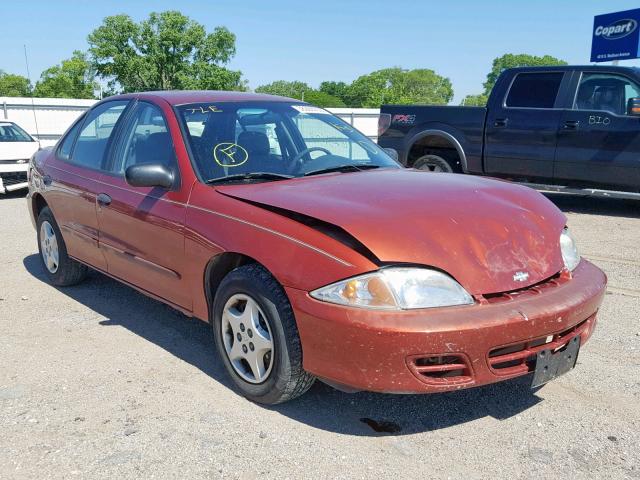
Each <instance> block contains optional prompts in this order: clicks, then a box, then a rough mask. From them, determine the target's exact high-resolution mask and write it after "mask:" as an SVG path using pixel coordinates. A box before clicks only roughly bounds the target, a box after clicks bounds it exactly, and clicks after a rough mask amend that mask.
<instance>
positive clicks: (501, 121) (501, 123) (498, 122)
mask: <svg viewBox="0 0 640 480" xmlns="http://www.w3.org/2000/svg"><path fill="white" fill-rule="evenodd" d="M507 123H509V119H508V118H496V119H495V120H494V121H493V126H494V127H506V126H507Z"/></svg>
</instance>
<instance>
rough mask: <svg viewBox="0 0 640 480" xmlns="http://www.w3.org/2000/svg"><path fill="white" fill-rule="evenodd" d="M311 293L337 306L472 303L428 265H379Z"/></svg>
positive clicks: (404, 306) (471, 299)
mask: <svg viewBox="0 0 640 480" xmlns="http://www.w3.org/2000/svg"><path fill="white" fill-rule="evenodd" d="M311 296H312V297H313V298H315V299H317V300H322V301H324V302H330V303H337V304H340V305H348V306H352V307H362V308H380V309H394V310H401V309H411V308H432V307H450V306H453V305H470V304H472V303H473V298H472V297H471V295H469V294H468V293H467V291H466V290H465V289H464V288H462V286H461V285H460V284H459V283H458V282H456V281H455V280H454V279H453V278H451V277H450V276H449V275H446V274H444V273H442V272H439V271H437V270H431V269H428V268H403V267H394V268H383V269H381V270H378V271H377V272H373V273H367V274H365V275H360V276H358V277H354V278H349V279H347V280H342V281H340V282H337V283H332V284H331V285H327V286H326V287H322V288H319V289H317V290H314V291H313V292H311Z"/></svg>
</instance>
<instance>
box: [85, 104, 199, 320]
mask: <svg viewBox="0 0 640 480" xmlns="http://www.w3.org/2000/svg"><path fill="white" fill-rule="evenodd" d="M145 163H153V164H158V163H161V164H163V165H165V166H167V167H169V168H171V169H174V170H175V172H176V175H177V176H178V177H179V170H178V164H177V160H176V154H175V149H174V145H173V140H172V136H171V132H170V131H169V128H168V124H167V120H166V117H165V114H164V113H163V111H162V110H161V109H160V108H159V107H158V106H157V105H155V104H153V103H150V102H146V101H139V102H138V103H137V104H136V105H135V106H134V107H133V109H132V111H131V114H130V115H129V116H128V118H127V120H126V123H125V125H123V128H122V130H121V131H120V133H119V135H118V141H117V144H116V145H115V147H114V148H113V150H112V160H111V166H110V171H109V172H108V173H106V174H105V175H103V177H102V179H101V184H100V188H99V191H98V197H99V198H98V222H99V225H100V246H101V248H102V249H103V250H104V254H105V256H106V258H107V264H108V271H109V273H110V274H112V275H114V276H116V277H118V278H121V279H122V280H125V281H126V282H129V283H131V284H133V285H135V286H136V287H138V288H141V289H143V290H146V291H147V292H150V293H152V294H154V295H156V296H158V297H161V298H163V299H165V300H168V301H169V302H171V303H173V304H175V305H178V306H180V307H183V308H185V309H190V308H191V298H192V295H191V292H189V291H188V289H186V288H185V286H184V282H183V280H182V278H183V269H184V218H185V209H186V207H185V204H186V203H187V200H188V197H189V189H190V185H184V184H182V185H181V184H180V182H178V184H177V185H176V186H175V187H174V189H172V190H166V189H163V188H160V187H155V188H149V187H133V186H131V185H129V184H128V183H127V182H126V181H125V178H124V172H125V170H126V169H127V167H130V166H132V165H140V164H145Z"/></svg>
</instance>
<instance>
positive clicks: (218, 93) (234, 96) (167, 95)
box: [109, 90, 301, 105]
mask: <svg viewBox="0 0 640 480" xmlns="http://www.w3.org/2000/svg"><path fill="white" fill-rule="evenodd" d="M132 97H138V98H144V97H147V98H148V97H155V98H161V99H163V100H165V101H166V102H168V103H169V104H171V105H184V104H189V103H203V102H295V103H301V101H300V100H297V99H295V98H287V97H280V96H277V95H267V94H265V93H250V92H230V91H224V90H160V91H153V92H140V93H133V94H125V95H116V96H113V97H109V100H116V99H118V98H132Z"/></svg>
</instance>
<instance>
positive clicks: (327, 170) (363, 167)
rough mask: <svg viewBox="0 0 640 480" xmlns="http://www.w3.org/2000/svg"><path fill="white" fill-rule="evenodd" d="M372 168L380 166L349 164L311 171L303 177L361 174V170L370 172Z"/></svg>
mask: <svg viewBox="0 0 640 480" xmlns="http://www.w3.org/2000/svg"><path fill="white" fill-rule="evenodd" d="M373 168H380V165H371V164H368V163H362V164H358V163H356V164H350V165H338V166H337V167H328V168H321V169H319V170H311V171H310V172H307V173H305V174H304V176H305V177H308V176H309V175H320V174H322V173H331V172H361V171H362V170H371V169H373Z"/></svg>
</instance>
